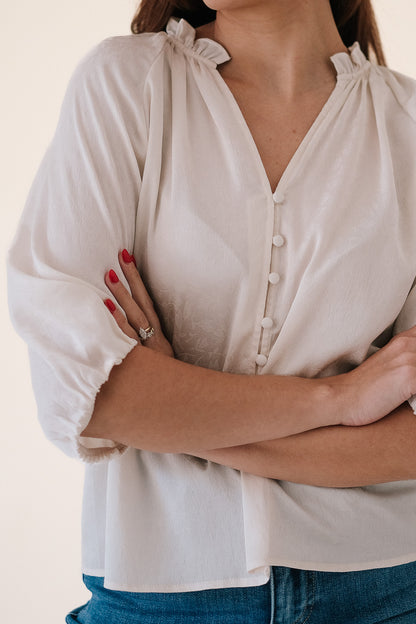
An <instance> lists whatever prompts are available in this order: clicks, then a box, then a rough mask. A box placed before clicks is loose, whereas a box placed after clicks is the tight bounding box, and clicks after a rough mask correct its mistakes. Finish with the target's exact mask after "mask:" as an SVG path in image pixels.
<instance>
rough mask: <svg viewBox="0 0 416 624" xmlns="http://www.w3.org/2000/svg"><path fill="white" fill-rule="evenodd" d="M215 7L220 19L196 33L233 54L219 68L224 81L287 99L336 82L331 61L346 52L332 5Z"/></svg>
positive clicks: (294, 1) (280, 1) (291, 2)
mask: <svg viewBox="0 0 416 624" xmlns="http://www.w3.org/2000/svg"><path fill="white" fill-rule="evenodd" d="M214 1H215V0H214ZM214 1H213V2H212V6H213V5H214ZM216 4H217V5H218V8H217V6H213V8H217V16H216V20H215V21H214V22H210V23H209V24H205V25H204V26H201V27H200V28H198V29H197V37H209V38H211V39H214V40H215V41H218V42H219V43H221V44H222V45H223V46H224V47H225V48H226V49H227V51H228V52H229V54H230V56H231V60H230V61H229V62H227V63H225V64H223V65H221V66H219V70H220V71H221V74H222V75H223V77H224V78H228V79H230V80H233V81H236V82H244V83H245V84H246V85H248V84H250V85H252V86H253V87H254V88H261V89H267V90H269V91H270V92H274V93H276V94H278V95H280V96H282V97H284V98H285V99H286V100H291V99H294V98H295V97H297V96H298V95H301V94H302V93H305V92H308V91H313V90H314V89H315V88H316V87H317V85H318V86H319V85H320V86H321V87H322V86H323V85H324V84H325V83H329V82H331V81H332V82H334V80H335V70H334V67H333V65H332V63H331V62H330V60H329V57H330V56H332V55H333V54H335V53H337V52H348V50H347V48H346V47H345V45H344V44H343V42H342V40H341V37H340V35H339V33H338V30H337V27H336V25H335V22H334V19H333V16H332V11H331V8H330V4H329V1H328V0H267V1H265V0H258V2H257V3H256V2H252V3H251V4H250V5H248V6H238V7H236V8H226V9H221V8H220V5H221V4H222V2H221V0H216ZM210 6H211V4H210Z"/></svg>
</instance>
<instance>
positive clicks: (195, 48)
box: [166, 17, 371, 200]
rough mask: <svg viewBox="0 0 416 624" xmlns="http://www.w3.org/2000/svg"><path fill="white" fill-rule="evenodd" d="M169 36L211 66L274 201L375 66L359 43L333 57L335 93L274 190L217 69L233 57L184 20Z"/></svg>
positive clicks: (172, 24)
mask: <svg viewBox="0 0 416 624" xmlns="http://www.w3.org/2000/svg"><path fill="white" fill-rule="evenodd" d="M166 33H167V35H168V37H169V38H171V39H172V40H175V41H176V42H179V43H180V47H181V49H182V50H183V51H184V52H185V53H186V54H191V55H193V56H195V57H198V58H199V59H201V60H203V61H204V62H206V63H207V65H208V67H209V68H210V70H211V71H212V72H213V75H214V78H215V79H216V80H217V82H218V87H219V89H220V90H221V91H222V93H223V95H224V98H225V99H227V100H228V102H229V103H230V107H231V108H232V109H233V111H234V117H235V119H236V120H237V122H238V123H239V125H240V127H241V129H242V131H243V133H244V135H245V137H246V142H247V145H248V146H249V148H250V149H251V151H252V153H253V162H254V163H255V165H256V169H257V171H258V172H259V177H260V180H261V182H262V184H263V186H264V190H265V192H266V193H267V194H268V195H269V196H272V198H273V199H274V200H277V199H278V198H279V195H281V194H282V193H283V191H284V189H285V188H286V187H287V185H288V182H289V180H290V177H291V175H292V173H293V172H294V171H295V169H296V167H297V165H298V164H299V163H300V161H301V159H302V157H304V155H305V154H306V153H307V152H308V148H309V146H310V145H311V143H313V139H315V138H316V137H317V135H318V134H319V130H321V129H322V128H324V127H325V123H324V121H325V120H327V119H328V118H329V115H328V113H329V112H330V111H333V110H336V107H335V104H336V102H337V100H338V96H339V95H341V94H342V93H343V92H344V91H345V89H344V87H345V85H346V84H348V83H349V82H350V81H351V79H353V78H356V77H357V75H359V74H361V72H362V71H363V70H365V68H366V67H367V68H368V67H369V66H370V65H371V63H370V61H369V60H368V59H367V58H366V56H365V55H364V53H363V52H362V50H361V48H360V44H359V43H358V41H355V42H354V43H353V45H352V46H350V47H349V48H348V52H336V53H335V54H333V55H332V56H330V57H329V60H330V61H331V62H332V64H333V65H334V67H335V70H336V83H335V86H334V89H333V90H332V92H331V93H330V95H329V97H328V99H327V101H326V102H325V104H324V105H323V107H322V108H321V110H320V112H319V113H318V115H317V116H316V118H315V120H314V121H313V123H312V124H311V126H310V128H309V130H308V131H307V132H306V134H305V136H304V137H303V139H302V141H301V142H300V144H299V145H298V147H297V149H296V150H295V152H294V154H293V155H292V157H291V159H290V160H289V162H288V164H287V165H286V167H285V169H284V171H283V173H282V175H281V177H280V180H279V182H278V184H277V186H276V188H275V189H272V187H271V184H270V181H269V178H268V175H267V172H266V169H265V167H264V164H263V161H262V158H261V156H260V152H259V150H258V147H257V144H256V142H255V140H254V137H253V134H252V132H251V130H250V128H249V126H248V123H247V121H246V119H245V117H244V115H243V112H242V110H241V108H240V106H239V104H238V102H237V100H236V98H235V97H234V94H233V93H232V91H231V89H230V88H229V86H228V85H227V83H226V82H225V80H224V78H223V77H222V76H221V74H220V72H219V71H218V70H217V66H218V65H219V64H221V63H225V62H226V61H229V60H231V56H230V54H229V53H228V51H227V50H226V49H225V48H224V46H223V45H222V44H220V43H219V42H217V41H214V40H213V39H210V38H208V37H201V38H196V29H195V28H194V27H193V26H192V25H191V24H190V23H189V22H188V21H187V20H185V19H184V18H180V19H179V18H176V17H171V18H170V19H169V21H168V24H167V26H166Z"/></svg>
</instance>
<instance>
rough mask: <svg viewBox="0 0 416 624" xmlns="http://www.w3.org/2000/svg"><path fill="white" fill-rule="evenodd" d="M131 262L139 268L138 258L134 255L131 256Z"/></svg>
mask: <svg viewBox="0 0 416 624" xmlns="http://www.w3.org/2000/svg"><path fill="white" fill-rule="evenodd" d="M130 257H131V261H132V262H133V263H134V266H135V267H137V262H136V258H135V257H134V256H133V254H131V256H130Z"/></svg>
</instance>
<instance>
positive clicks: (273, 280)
mask: <svg viewBox="0 0 416 624" xmlns="http://www.w3.org/2000/svg"><path fill="white" fill-rule="evenodd" d="M279 280H280V275H279V273H270V274H269V282H270V284H277V282H278V281H279Z"/></svg>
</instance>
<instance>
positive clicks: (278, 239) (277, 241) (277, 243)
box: [273, 234, 285, 247]
mask: <svg viewBox="0 0 416 624" xmlns="http://www.w3.org/2000/svg"><path fill="white" fill-rule="evenodd" d="M284 244H285V239H284V238H283V236H281V235H280V234H276V236H273V245H274V246H275V247H281V246H282V245H284Z"/></svg>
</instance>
